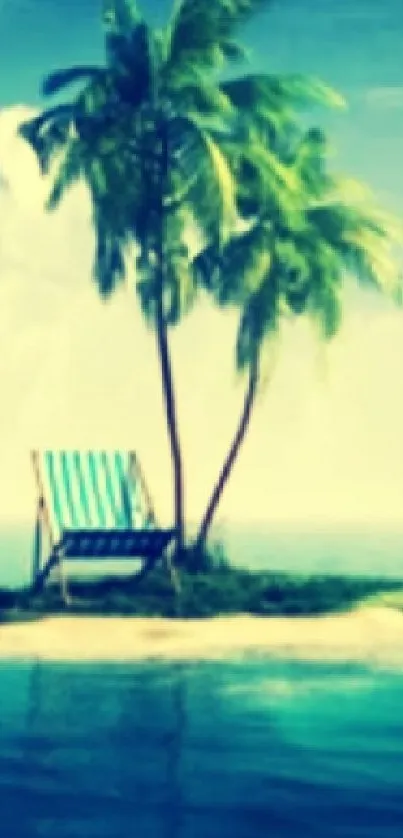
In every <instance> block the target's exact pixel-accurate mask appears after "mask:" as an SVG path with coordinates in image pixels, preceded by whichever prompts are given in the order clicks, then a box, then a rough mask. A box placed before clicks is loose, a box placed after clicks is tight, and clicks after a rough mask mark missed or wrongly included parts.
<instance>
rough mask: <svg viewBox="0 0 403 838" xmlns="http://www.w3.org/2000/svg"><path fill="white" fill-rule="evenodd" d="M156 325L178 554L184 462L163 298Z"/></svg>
mask: <svg viewBox="0 0 403 838" xmlns="http://www.w3.org/2000/svg"><path fill="white" fill-rule="evenodd" d="M156 327H157V328H156V337H157V349H158V356H159V361H160V368H161V382H162V393H163V398H164V405H165V417H166V423H167V431H168V438H169V442H170V448H171V458H172V470H173V485H174V521H175V529H176V533H177V535H176V548H177V555H178V557H179V556H180V555H181V552H182V551H183V547H184V540H185V531H184V530H185V527H184V487H183V465H182V452H181V446H180V440H179V430H178V419H177V413H176V400H175V390H174V384H173V375H172V364H171V356H170V352H169V343H168V334H167V327H166V323H165V318H164V312H163V309H162V299H161V300H158V302H157V323H156Z"/></svg>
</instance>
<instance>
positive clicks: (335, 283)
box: [194, 129, 402, 561]
mask: <svg viewBox="0 0 403 838" xmlns="http://www.w3.org/2000/svg"><path fill="white" fill-rule="evenodd" d="M286 154H287V158H288V162H289V164H290V166H291V173H292V176H293V177H294V178H295V189H294V192H293V200H292V202H291V203H287V197H289V195H288V196H287V195H286V196H285V197H286V201H285V202H284V201H283V202H282V201H279V200H278V199H279V198H281V197H284V193H281V192H279V191H277V192H273V191H272V192H271V193H270V194H268V195H267V196H266V198H265V197H264V192H261V197H258V198H256V194H257V193H256V191H255V198H254V201H253V202H252V203H251V205H250V208H251V210H252V212H253V217H252V220H249V224H248V227H247V229H246V230H244V231H243V232H240V233H239V234H237V235H234V236H233V237H232V239H231V241H230V242H229V243H228V245H227V247H226V249H225V252H224V253H218V252H217V250H216V249H215V248H214V247H211V246H210V248H208V249H205V250H204V251H202V252H201V253H200V254H199V256H198V257H197V259H196V268H197V270H198V271H199V273H200V272H201V274H202V281H203V282H204V285H205V286H206V287H207V289H208V290H209V292H210V293H212V294H213V297H214V298H215V300H216V301H217V302H218V303H219V304H220V305H221V306H233V307H234V306H235V307H237V308H238V310H240V320H239V328H238V338H237V351H236V364H237V368H238V370H239V371H240V372H246V374H247V385H246V391H245V397H244V402H243V406H242V410H241V415H240V418H239V422H238V425H237V428H236V432H235V435H234V437H233V440H232V442H231V445H230V447H229V450H228V453H227V456H226V458H225V460H224V463H223V466H222V468H221V471H220V473H219V476H218V479H217V482H216V484H215V486H214V488H213V491H212V494H211V497H210V499H209V502H208V504H207V507H206V511H205V514H204V516H203V519H202V522H201V525H200V528H199V531H198V535H197V537H196V541H195V545H194V552H195V557H196V561H197V560H199V561H201V560H202V558H203V555H204V549H205V544H206V541H207V538H208V534H209V530H210V527H211V524H212V522H213V519H214V515H215V513H216V510H217V507H218V504H219V502H220V499H221V496H222V494H223V491H224V489H225V486H226V484H227V482H228V480H229V477H230V475H231V472H232V469H233V466H234V464H235V462H236V459H237V456H238V454H239V451H240V448H241V446H242V443H243V441H244V439H245V436H246V434H247V431H248V428H249V424H250V419H251V416H252V412H253V408H254V405H255V402H256V396H257V394H258V391H259V386H260V385H261V384H262V360H263V359H264V356H265V350H269V351H271V349H272V346H273V337H275V336H276V335H277V334H278V331H279V329H280V327H281V323H282V321H283V319H284V318H286V317H290V316H292V317H298V316H308V317H311V318H313V319H314V321H315V322H316V323H317V324H318V325H319V327H320V331H321V334H322V335H323V337H324V338H325V339H331V338H332V337H333V336H334V335H335V334H336V333H337V331H338V329H339V326H340V323H341V318H342V292H343V286H344V284H345V280H346V277H353V278H354V279H355V280H356V281H358V282H359V283H364V284H369V285H371V286H373V287H374V288H377V289H379V290H382V291H384V292H387V293H391V294H393V293H394V292H395V291H396V289H397V285H398V278H397V269H396V261H395V258H394V252H393V251H394V247H395V245H396V243H397V242H399V243H401V241H402V237H401V229H400V226H399V225H398V224H397V223H396V221H394V220H393V219H392V218H391V217H388V216H387V215H386V214H384V213H381V212H380V211H379V210H378V209H377V208H376V207H375V205H372V206H371V196H370V194H369V192H368V190H365V189H364V188H363V187H362V186H360V185H359V184H357V183H354V182H353V181H347V180H343V179H342V178H337V177H335V176H332V175H331V173H330V172H329V167H328V164H327V145H326V140H325V137H324V135H323V134H322V132H320V131H318V130H316V129H315V130H310V131H308V132H307V133H306V134H305V135H304V136H302V137H300V138H299V140H298V142H297V143H296V145H295V146H294V149H293V150H292V146H291V144H290V146H289V147H288V149H286ZM241 194H243V193H242V190H241ZM291 194H292V193H291ZM276 199H277V202H276ZM372 204H373V202H372Z"/></svg>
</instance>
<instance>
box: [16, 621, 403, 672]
mask: <svg viewBox="0 0 403 838" xmlns="http://www.w3.org/2000/svg"><path fill="white" fill-rule="evenodd" d="M246 654H249V655H253V654H259V655H263V656H267V657H269V658H270V657H272V658H273V657H274V658H278V657H281V658H285V659H290V658H295V659H298V660H307V661H309V660H317V661H320V660H322V661H332V660H335V661H343V660H344V661H357V662H360V661H361V662H364V663H365V662H368V663H374V662H375V663H376V662H381V661H385V662H387V661H393V663H394V664H399V665H401V666H402V668H403V612H401V611H398V610H396V609H393V608H390V607H386V606H370V605H368V606H361V607H359V608H356V609H355V610H353V611H349V612H347V613H342V614H340V613H339V614H332V615H326V616H316V617H277V616H276V617H272V616H267V617H260V616H259V617H254V616H249V615H242V614H240V615H238V616H229V617H228V616H224V617H208V618H205V619H170V618H163V617H135V616H126V617H114V616H101V617H96V616H68V615H66V616H65V615H60V616H59V615H58V616H45V617H40V618H37V619H35V620H29V621H26V622H9V623H3V624H1V625H0V660H1V661H2V662H3V661H6V660H17V659H18V660H21V659H25V660H27V659H33V660H37V661H48V662H52V661H53V662H57V661H66V662H74V661H75V662H81V661H82V662H87V663H89V662H105V663H113V662H116V663H130V662H132V663H135V662H141V661H144V662H146V661H153V660H161V661H162V660H166V661H169V660H217V659H223V658H225V659H228V658H229V657H231V656H232V657H237V656H239V655H243V656H245V655H246Z"/></svg>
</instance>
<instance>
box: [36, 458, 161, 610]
mask: <svg viewBox="0 0 403 838" xmlns="http://www.w3.org/2000/svg"><path fill="white" fill-rule="evenodd" d="M32 463H33V467H34V475H35V481H36V485H37V490H38V506H37V516H36V524H35V538H34V556H33V572H32V587H33V589H34V590H35V591H38V590H40V589H41V588H42V587H43V585H44V583H45V581H46V579H47V577H48V576H49V574H50V571H51V570H52V568H53V567H55V566H58V567H59V574H60V582H61V588H62V594H63V597H64V598H65V599H66V597H67V587H66V579H65V574H64V566H63V559H69V560H70V559H79V560H82V559H84V560H96V561H98V560H101V559H112V558H113V559H123V558H124V559H133V560H138V561H139V562H140V569H139V574H141V575H143V574H144V573H145V572H147V570H149V569H150V568H151V567H152V566H153V565H154V564H155V562H156V561H157V560H158V559H159V558H160V557H161V556H162V555H163V554H164V552H165V551H166V549H167V548H168V546H169V544H170V542H171V541H172V540H173V539H174V537H175V530H174V529H159V528H158V527H157V524H156V519H155V514H154V509H153V505H152V502H151V498H150V494H149V492H148V489H147V485H146V482H145V479H144V476H143V473H142V470H141V467H140V464H139V460H138V458H137V456H136V454H135V453H134V451H43V452H40V451H34V452H33V453H32ZM45 537H47V540H48V550H47V555H45V556H44V549H43V547H44V538H45Z"/></svg>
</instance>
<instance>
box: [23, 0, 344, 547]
mask: <svg viewBox="0 0 403 838" xmlns="http://www.w3.org/2000/svg"><path fill="white" fill-rule="evenodd" d="M264 3H265V0H211V2H209V3H206V2H205V0H180V2H177V3H176V4H175V7H174V11H173V14H172V16H171V19H170V21H169V22H168V24H167V25H166V26H165V27H164V28H163V29H151V28H150V27H149V26H148V25H147V24H146V22H145V21H144V20H143V18H142V17H141V15H140V13H139V11H138V9H137V5H136V3H135V2H134V1H133V0H108V2H106V4H105V8H104V17H103V23H104V29H105V49H106V62H105V66H103V67H93V66H80V67H74V68H72V69H68V70H61V71H57V72H54V73H52V74H51V75H50V76H49V77H48V78H47V79H46V80H45V82H44V93H45V94H46V95H53V94H59V93H60V92H62V91H64V90H65V89H66V88H68V87H69V86H71V85H78V86H79V91H78V93H77V94H76V95H75V97H73V99H72V101H71V102H68V103H67V104H61V105H56V106H55V107H52V108H49V109H47V110H45V111H44V112H43V113H42V114H40V115H39V116H38V117H36V118H34V119H32V120H30V121H29V122H27V123H25V124H24V125H23V126H22V128H21V131H22V134H23V136H24V137H25V138H26V139H27V140H28V141H29V142H30V143H31V145H32V146H33V148H34V149H35V151H36V152H37V155H38V158H39V161H40V164H41V167H42V170H43V171H44V172H50V173H51V174H52V177H53V187H52V191H51V194H50V196H49V200H48V208H50V209H53V208H55V207H56V206H58V204H59V202H60V201H61V200H62V198H63V196H64V194H65V192H66V190H67V189H68V188H69V187H70V186H71V185H72V184H73V183H75V182H76V181H77V180H79V179H84V181H85V182H86V184H87V186H88V189H89V192H90V195H91V199H92V206H93V221H94V227H95V233H96V253H95V263H94V274H95V279H96V281H97V283H98V286H99V289H100V291H101V293H102V294H104V295H108V294H110V293H112V292H113V290H114V289H115V287H116V285H117V283H119V282H120V281H122V280H123V279H124V278H125V276H126V266H127V259H128V258H130V259H133V260H134V261H135V263H136V267H137V291H138V294H139V299H140V302H141V306H142V309H143V312H144V314H145V316H146V318H147V320H148V322H149V323H150V325H151V326H152V328H153V329H154V331H155V334H156V340H157V348H158V354H159V360H160V368H161V379H162V390H163V397H164V403H165V412H166V421H167V430H168V435H169V440H170V448H171V454H172V463H173V482H174V517H175V525H176V530H177V545H178V552H179V553H180V552H181V550H182V548H183V544H184V538H185V533H184V484H183V464H182V455H181V446H180V439H179V430H178V421H177V409H176V399H175V389H174V382H173V374H172V365H171V358H170V351H169V341H168V329H169V326H172V325H175V324H176V323H177V322H178V321H179V320H180V318H181V316H182V315H183V314H184V313H186V312H187V311H188V310H189V309H190V308H191V306H192V305H193V303H194V301H195V299H196V293H197V283H196V282H195V280H194V277H195V273H194V272H193V271H191V270H190V262H191V259H192V253H193V249H194V244H193V243H192V242H190V241H189V232H188V231H189V227H190V226H191V225H190V222H191V224H192V225H193V227H194V228H196V230H197V238H198V240H199V243H200V242H204V243H208V242H210V241H211V240H212V238H213V237H214V241H215V243H216V245H217V247H218V248H220V247H222V246H223V245H224V243H225V241H226V237H227V235H228V233H229V231H230V230H231V229H232V228H233V226H234V219H235V217H236V213H237V204H236V176H237V172H236V167H235V165H234V160H235V157H234V154H232V153H231V149H232V148H234V147H235V146H238V145H239V144H242V145H243V146H244V147H245V156H247V157H248V165H249V168H250V170H251V172H254V170H255V169H259V168H261V169H262V171H264V174H265V178H266V181H267V182H268V183H270V184H271V188H273V189H275V188H277V184H278V182H280V181H281V180H282V178H283V175H284V171H285V170H284V167H282V165H281V162H279V161H278V160H277V159H276V156H275V154H269V153H268V152H266V154H265V155H263V156H262V155H261V154H259V126H260V123H264V124H265V125H266V133H267V131H269V130H270V131H271V133H272V134H273V135H276V136H277V135H280V134H281V133H286V132H288V131H289V130H290V126H291V123H292V115H293V109H294V107H295V105H296V103H303V102H307V101H311V100H315V101H324V102H325V101H328V100H329V99H331V98H332V96H331V94H330V93H329V92H328V91H327V89H326V88H325V86H323V85H321V84H320V83H319V82H312V83H310V82H307V81H305V80H304V79H300V78H298V77H293V78H290V79H284V80H279V79H275V78H274V77H271V76H256V75H249V76H246V77H242V78H240V79H232V78H231V79H228V78H227V80H226V81H225V83H224V82H222V81H221V80H222V78H223V73H224V71H225V74H226V75H227V76H228V75H230V74H229V72H228V71H229V66H230V64H231V62H233V61H234V60H239V59H241V58H242V56H243V50H242V48H241V47H240V45H239V44H238V42H237V40H236V34H237V29H238V27H239V26H240V25H241V24H243V23H244V22H245V21H246V20H247V19H248V18H249V17H250V16H251V15H252V14H254V13H255V12H256V11H257V10H258V9H259V8H260V7H261V6H262V5H263V4H264ZM248 109H249V114H250V113H251V112H253V114H254V120H253V124H254V126H255V130H254V132H253V133H252V132H251V130H250V129H249V127H247V126H248V121H247V119H246V118H245V116H246V115H247V112H248ZM240 114H242V117H243V118H242V119H239V118H238V116H239V115H240ZM251 124H252V121H251Z"/></svg>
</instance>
